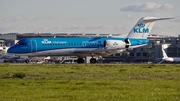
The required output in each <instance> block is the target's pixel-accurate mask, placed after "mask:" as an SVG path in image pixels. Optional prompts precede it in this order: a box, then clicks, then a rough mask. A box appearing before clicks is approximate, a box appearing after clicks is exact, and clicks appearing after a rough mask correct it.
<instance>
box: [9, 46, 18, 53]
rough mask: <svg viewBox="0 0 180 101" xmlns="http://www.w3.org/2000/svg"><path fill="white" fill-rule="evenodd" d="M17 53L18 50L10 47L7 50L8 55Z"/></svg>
mask: <svg viewBox="0 0 180 101" xmlns="http://www.w3.org/2000/svg"><path fill="white" fill-rule="evenodd" d="M15 52H16V49H14V47H10V48H9V49H8V50H7V53H15Z"/></svg>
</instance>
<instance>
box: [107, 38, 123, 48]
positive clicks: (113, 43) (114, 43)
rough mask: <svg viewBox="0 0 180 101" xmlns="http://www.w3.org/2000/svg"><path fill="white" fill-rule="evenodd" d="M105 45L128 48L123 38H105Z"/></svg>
mask: <svg viewBox="0 0 180 101" xmlns="http://www.w3.org/2000/svg"><path fill="white" fill-rule="evenodd" d="M104 47H105V48H110V49H111V48H112V49H114V48H117V49H122V48H126V43H125V42H124V41H121V40H105V41H104Z"/></svg>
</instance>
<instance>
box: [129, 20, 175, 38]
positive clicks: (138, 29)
mask: <svg viewBox="0 0 180 101" xmlns="http://www.w3.org/2000/svg"><path fill="white" fill-rule="evenodd" d="M167 19H173V18H157V17H142V18H141V19H140V20H139V21H138V22H137V23H136V25H135V26H134V27H133V28H132V30H131V31H130V32H129V34H128V36H127V38H147V37H148V35H149V33H150V31H151V29H152V28H153V26H154V23H155V21H157V20H167Z"/></svg>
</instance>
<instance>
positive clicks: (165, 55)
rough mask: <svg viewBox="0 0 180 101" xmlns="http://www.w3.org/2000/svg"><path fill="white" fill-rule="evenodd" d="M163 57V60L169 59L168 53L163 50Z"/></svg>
mask: <svg viewBox="0 0 180 101" xmlns="http://www.w3.org/2000/svg"><path fill="white" fill-rule="evenodd" d="M162 56H163V58H162V59H165V58H168V56H167V54H166V52H165V51H164V49H163V48H162Z"/></svg>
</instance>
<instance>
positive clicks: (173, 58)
mask: <svg viewBox="0 0 180 101" xmlns="http://www.w3.org/2000/svg"><path fill="white" fill-rule="evenodd" d="M162 55H163V58H162V61H161V62H164V61H166V62H176V63H177V62H180V57H168V56H167V54H166V52H165V51H164V49H163V48H162Z"/></svg>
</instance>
